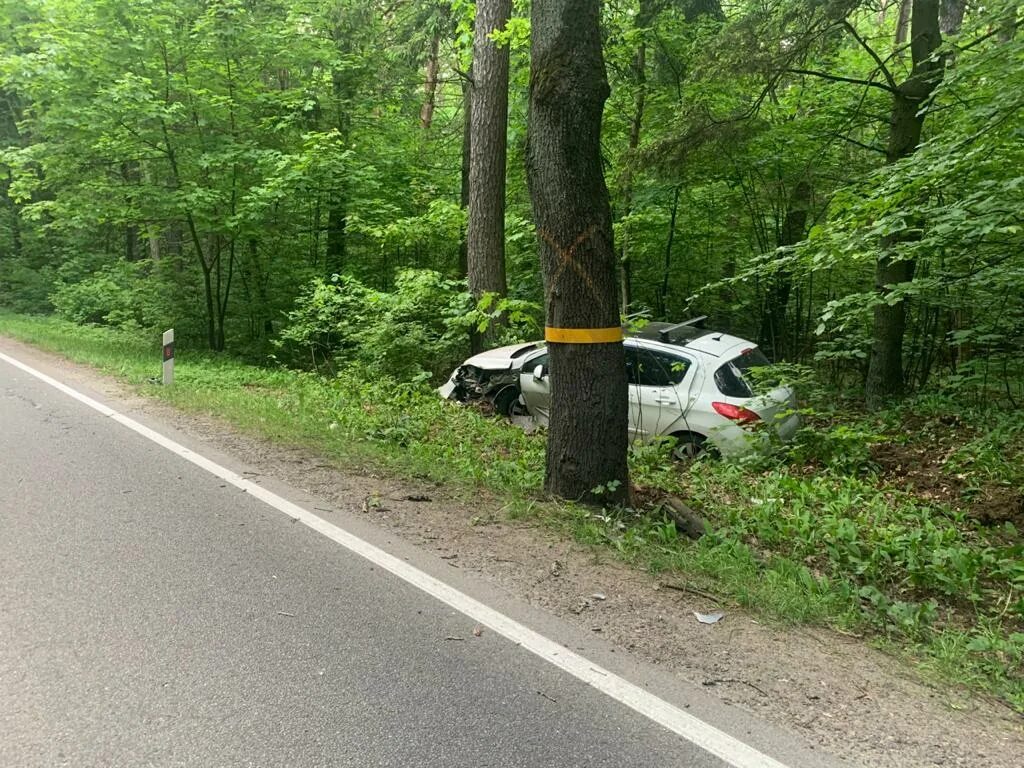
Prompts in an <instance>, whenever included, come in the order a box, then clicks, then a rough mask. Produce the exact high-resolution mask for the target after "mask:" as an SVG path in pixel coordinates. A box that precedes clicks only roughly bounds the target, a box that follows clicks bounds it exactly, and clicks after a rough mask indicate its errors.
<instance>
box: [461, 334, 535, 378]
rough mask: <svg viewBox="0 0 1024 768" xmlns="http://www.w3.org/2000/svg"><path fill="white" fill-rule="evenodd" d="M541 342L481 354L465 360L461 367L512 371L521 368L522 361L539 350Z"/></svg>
mask: <svg viewBox="0 0 1024 768" xmlns="http://www.w3.org/2000/svg"><path fill="white" fill-rule="evenodd" d="M543 345H544V342H542V341H531V342H529V343H527V344H510V345H509V346H507V347H498V348H497V349H489V350H487V351H486V352H481V353H480V354H479V355H473V357H471V358H469V359H468V360H466V362H464V363H463V365H473V366H476V367H477V368H482V369H483V370H485V371H514V370H518V369H520V368H522V367H523V359H524V358H525V357H526V356H527V355H528V354H529V353H530V352H532V351H533V350H535V349H540V348H541V347H542V346H543Z"/></svg>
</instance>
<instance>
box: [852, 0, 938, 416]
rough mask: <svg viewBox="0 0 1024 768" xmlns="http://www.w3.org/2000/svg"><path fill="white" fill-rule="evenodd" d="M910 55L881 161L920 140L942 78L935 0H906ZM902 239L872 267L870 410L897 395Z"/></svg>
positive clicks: (903, 153)
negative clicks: (910, 65)
mask: <svg viewBox="0 0 1024 768" xmlns="http://www.w3.org/2000/svg"><path fill="white" fill-rule="evenodd" d="M910 24H911V30H910V34H911V40H910V55H911V59H912V62H913V69H912V70H911V73H910V77H909V78H907V79H906V80H905V81H904V82H902V83H901V84H900V85H899V87H898V88H897V89H896V93H895V94H894V95H893V105H892V114H891V117H890V123H889V146H888V149H887V150H886V161H887V162H889V163H896V162H898V161H900V160H901V159H903V158H905V157H909V156H910V155H912V154H913V153H914V152H915V151H916V150H917V147H918V145H919V144H920V142H921V131H922V129H923V127H924V118H925V116H924V114H923V113H922V112H921V109H922V108H923V107H924V104H925V102H926V101H927V100H928V97H929V96H931V94H932V92H933V91H934V90H935V87H936V86H937V85H938V84H939V82H940V81H941V80H942V71H943V63H942V61H941V60H939V59H938V58H933V55H932V54H933V53H934V52H935V51H936V50H938V48H939V46H940V45H941V44H942V35H941V33H940V31H939V0H912V8H911V21H910ZM903 239H904V238H903V237H902V236H901V235H900V234H898V233H897V234H896V235H893V236H891V237H886V238H885V239H884V240H883V241H882V252H881V255H880V256H879V258H878V262H877V264H876V265H875V289H876V290H877V291H878V293H879V294H880V296H881V298H882V299H883V301H881V302H880V303H879V304H878V305H877V306H876V307H875V309H874V323H873V329H872V346H871V357H870V359H869V360H868V374H867V381H866V382H865V386H864V396H865V400H866V401H867V404H868V407H869V408H872V409H876V408H879V407H881V406H882V405H883V404H884V403H885V402H886V401H888V400H891V399H893V398H898V397H900V396H901V395H902V394H903V390H904V382H903V335H904V332H905V330H906V325H907V302H906V299H903V298H898V299H897V298H894V296H893V290H894V287H895V286H897V285H899V284H901V283H908V282H910V281H911V280H913V279H914V269H915V266H916V265H915V264H914V261H913V260H912V259H906V258H903V257H901V256H900V254H899V253H898V250H899V244H900V242H901V241H902V240H903Z"/></svg>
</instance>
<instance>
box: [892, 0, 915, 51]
mask: <svg viewBox="0 0 1024 768" xmlns="http://www.w3.org/2000/svg"><path fill="white" fill-rule="evenodd" d="M912 4H913V0H900V7H899V15H898V16H897V17H896V45H903V44H904V43H905V42H907V31H908V30H909V29H910V7H911V5H912Z"/></svg>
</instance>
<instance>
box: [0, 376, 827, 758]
mask: <svg viewBox="0 0 1024 768" xmlns="http://www.w3.org/2000/svg"><path fill="white" fill-rule="evenodd" d="M58 375H59V374H58ZM111 405H112V406H113V407H115V408H116V407H118V405H117V404H116V403H111ZM154 426H157V427H158V425H154ZM441 568H442V569H443V568H444V566H443V565H442V566H441ZM460 588H462V586H460ZM475 627H476V622H475V621H474V620H473V619H471V618H470V617H468V616H466V615H463V614H461V613H459V612H458V611H456V610H453V609H452V608H451V607H449V606H447V605H445V604H444V603H442V602H440V601H438V600H436V599H435V598H433V597H431V596H429V595H427V594H425V593H424V592H422V591H421V590H419V589H417V588H416V587H414V586H412V585H411V584H409V583H407V582H405V581H403V580H401V579H399V578H397V577H396V576H394V575H392V574H390V573H388V572H386V571H384V570H383V569H382V568H380V567H377V566H375V565H374V564H373V563H371V562H369V561H367V560H365V559H364V558H362V557H360V556H358V555H356V554H353V553H352V552H350V551H348V550H347V549H345V548H344V547H342V546H339V545H338V543H336V542H335V541H332V540H330V539H329V538H326V537H325V536H323V535H321V534H319V533H317V532H316V531H314V530H311V529H310V528H309V527H307V526H306V525H302V524H297V523H296V522H295V521H294V520H293V519H292V518H291V517H290V516H288V515H286V514H282V513H281V512H280V511H278V510H277V509H274V508H272V507H270V506H268V505H267V504H265V503H263V502H262V501H260V500H257V499H255V498H253V497H252V495H251V494H249V493H245V492H243V491H242V490H239V489H238V488H236V487H234V486H232V485H230V484H229V483H225V482H224V481H223V480H222V479H220V478H218V477H216V476H214V475H212V474H210V473H209V472H206V471H204V470H202V469H200V468H199V467H197V466H195V465H194V464H192V463H189V462H187V461H185V460H184V459H182V458H180V457H178V456H175V455H174V454H172V453H170V452H169V451H167V450H166V449H165V448H163V447H161V446H159V445H157V444H155V443H153V442H152V441H150V440H147V439H146V438H145V437H143V436H140V435H139V434H136V433H134V432H132V431H130V430H129V429H126V428H125V427H124V426H123V425H121V424H119V423H117V422H115V421H114V420H112V419H111V418H109V417H105V416H103V415H101V414H99V413H97V412H95V411H94V410H91V409H90V408H88V407H87V406H85V405H83V404H82V403H79V402H76V401H75V400H73V399H71V398H70V397H68V396H67V395H66V394H64V393H61V392H59V391H57V390H55V389H53V388H52V387H51V386H48V385H47V384H45V383H43V382H40V381H38V380H37V379H35V378H33V377H32V376H30V375H29V374H28V373H25V372H24V371H21V370H18V369H16V368H14V367H13V366H12V365H10V364H9V363H7V362H4V361H2V360H0V766H7V767H11V768H21V767H25V768H29V767H30V766H72V767H74V768H88V767H91V766H119V767H120V766H202V767H204V768H215V767H217V766H288V767H289V768H300V767H306V766H310V767H311V766H382V767H383V766H401V767H402V768H407V767H413V768H415V767H419V766H423V767H424V768H425V767H428V766H430V767H433V766H437V767H438V768H457V767H460V766H467V767H469V766H472V767H473V768H484V767H485V766H592V767H594V768H596V767H597V766H614V767H615V768H621V767H622V766H694V767H697V766H709V767H710V766H723V765H728V764H729V763H727V762H724V761H722V760H720V759H719V758H716V757H713V756H712V755H710V754H708V753H707V752H705V751H703V750H702V749H700V748H699V747H697V746H695V745H693V744H691V743H690V742H688V741H686V740H684V739H683V738H681V737H680V736H678V735H676V734H675V733H672V732H670V731H669V730H666V729H665V728H663V727H661V726H660V725H657V724H655V723H654V722H652V721H651V720H649V719H647V718H646V717H644V716H642V715H640V714H638V713H637V712H635V711H634V710H632V709H629V708H627V707H626V706H624V705H623V704H622V703H620V702H619V701H616V700H615V699H614V698H612V697H609V696H607V695H605V694H603V693H601V692H599V691H597V690H595V689H594V688H592V687H591V686H589V685H587V684H585V683H584V682H581V681H580V680H578V679H576V678H575V677H573V676H571V675H569V674H567V673H566V672H564V671H562V670H560V669H558V668H556V667H555V666H552V665H551V664H548V663H546V662H545V661H544V660H542V659H541V658H538V657H537V656H535V655H533V654H531V653H529V652H527V651H526V650H524V649H523V648H521V647H519V646H518V645H517V644H516V643H514V642H512V641H510V640H508V639H506V638H504V637H502V636H500V635H499V634H497V633H496V632H493V631H490V630H484V631H483V632H482V634H481V635H480V636H476V635H475V634H474V628H475ZM541 631H543V627H542V628H541ZM557 631H558V632H566V631H567V630H565V628H564V627H559V628H557ZM682 696H683V694H680V697H682ZM675 703H676V704H677V705H678V706H683V707H688V708H689V707H690V701H685V702H684V701H680V700H677V701H676V702H675ZM730 717H731V718H732V719H731V721H730V723H728V724H727V726H726V727H728V728H730V729H731V730H732V732H733V733H736V734H737V735H739V736H741V737H742V735H743V734H756V740H757V741H758V743H761V744H769V745H772V744H775V745H779V746H778V749H776V750H775V753H776V755H778V754H782V755H784V758H783V759H785V760H786V765H787V766H797V765H801V766H805V765H806V766H809V765H812V764H814V765H828V764H830V763H829V761H828V760H827V759H822V758H817V757H815V756H813V755H811V754H810V753H804V752H800V751H798V750H797V747H796V746H794V742H795V740H793V739H791V738H790V737H789V736H788V735H786V734H778V733H775V732H773V731H771V730H770V729H765V728H763V727H762V726H760V725H759V724H757V723H753V722H749V721H748V719H747V718H745V716H744V715H742V713H739V714H737V713H733V715H731V716H730ZM766 764H767V763H766Z"/></svg>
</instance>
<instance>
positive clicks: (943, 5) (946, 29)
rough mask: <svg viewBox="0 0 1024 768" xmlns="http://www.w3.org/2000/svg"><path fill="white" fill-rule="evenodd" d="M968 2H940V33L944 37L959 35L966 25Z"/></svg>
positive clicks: (944, 0)
mask: <svg viewBox="0 0 1024 768" xmlns="http://www.w3.org/2000/svg"><path fill="white" fill-rule="evenodd" d="M966 10H967V0H940V1H939V31H940V32H941V33H942V34H943V35H958V34H960V27H961V26H962V25H963V23H964V12H965V11H966Z"/></svg>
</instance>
